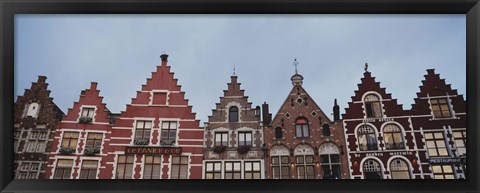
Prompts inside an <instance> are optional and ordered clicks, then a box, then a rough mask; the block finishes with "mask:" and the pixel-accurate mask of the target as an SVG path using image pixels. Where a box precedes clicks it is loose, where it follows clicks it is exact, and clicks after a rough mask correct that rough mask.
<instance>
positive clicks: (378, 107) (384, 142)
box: [343, 71, 426, 179]
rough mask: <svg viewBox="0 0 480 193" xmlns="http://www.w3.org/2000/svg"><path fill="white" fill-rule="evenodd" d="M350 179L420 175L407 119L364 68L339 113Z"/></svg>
mask: <svg viewBox="0 0 480 193" xmlns="http://www.w3.org/2000/svg"><path fill="white" fill-rule="evenodd" d="M343 125H344V127H345V136H346V139H347V147H348V148H347V153H348V159H349V160H350V162H349V164H350V166H351V170H350V172H351V176H352V178H353V179H414V178H423V176H422V171H421V170H419V168H418V163H419V161H418V158H419V157H422V156H425V153H426V152H425V151H424V150H421V149H419V148H418V147H417V141H416V140H415V139H414V136H415V135H416V134H417V133H416V131H414V130H413V128H412V127H411V120H410V117H409V116H408V113H407V112H405V111H404V110H403V108H402V106H401V105H399V104H398V103H397V99H393V98H392V95H391V94H390V93H386V91H385V88H381V87H380V83H379V82H375V78H374V77H372V76H371V73H370V72H368V71H365V73H364V74H363V78H362V79H361V83H360V84H358V90H356V91H355V95H354V96H352V101H351V102H349V103H348V108H345V114H344V115H343Z"/></svg>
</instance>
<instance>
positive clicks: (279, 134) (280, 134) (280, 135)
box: [275, 127, 283, 139]
mask: <svg viewBox="0 0 480 193" xmlns="http://www.w3.org/2000/svg"><path fill="white" fill-rule="evenodd" d="M275 138H276V139H282V138H283V132H282V128H281V127H277V128H275Z"/></svg>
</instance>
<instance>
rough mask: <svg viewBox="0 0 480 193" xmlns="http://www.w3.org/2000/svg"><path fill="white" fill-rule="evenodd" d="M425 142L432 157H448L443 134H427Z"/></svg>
mask: <svg viewBox="0 0 480 193" xmlns="http://www.w3.org/2000/svg"><path fill="white" fill-rule="evenodd" d="M425 142H426V143H427V150H428V155H429V156H430V157H438V156H448V151H447V145H446V143H445V138H444V136H443V132H431V133H425Z"/></svg>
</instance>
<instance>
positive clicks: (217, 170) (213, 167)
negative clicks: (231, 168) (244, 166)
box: [205, 162, 222, 179]
mask: <svg viewBox="0 0 480 193" xmlns="http://www.w3.org/2000/svg"><path fill="white" fill-rule="evenodd" d="M205 165H206V167H205V168H206V169H205V179H221V178H222V162H205Z"/></svg>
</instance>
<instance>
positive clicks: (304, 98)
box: [263, 74, 349, 179]
mask: <svg viewBox="0 0 480 193" xmlns="http://www.w3.org/2000/svg"><path fill="white" fill-rule="evenodd" d="M291 80H292V84H293V87H292V90H291V91H290V93H289V94H288V95H287V98H286V99H285V102H284V103H283V104H282V105H281V107H280V108H279V111H278V112H277V114H276V115H275V117H274V118H273V120H272V121H271V122H270V120H269V119H268V118H269V117H270V116H269V115H268V114H267V112H266V111H264V116H265V115H266V116H265V118H267V120H264V123H268V125H265V126H264V132H265V137H264V141H265V143H266V147H267V149H268V157H267V158H266V165H267V166H266V168H267V177H266V178H268V179H332V178H333V179H335V178H336V179H339V178H341V179H346V178H349V171H348V163H347V159H346V155H345V153H344V149H345V147H344V144H345V139H344V132H343V130H342V123H341V122H340V121H331V120H330V119H329V118H328V116H327V115H326V114H325V113H324V112H323V111H322V110H321V109H320V107H319V106H318V105H317V104H316V103H315V101H314V100H313V98H312V97H310V95H309V94H308V93H307V92H306V91H305V89H304V88H303V87H302V83H303V77H302V76H301V75H300V74H295V75H293V76H292V78H291ZM263 107H264V108H268V105H265V104H264V105H263ZM336 117H338V116H336Z"/></svg>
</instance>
